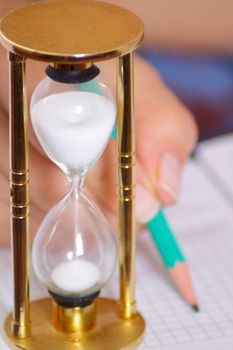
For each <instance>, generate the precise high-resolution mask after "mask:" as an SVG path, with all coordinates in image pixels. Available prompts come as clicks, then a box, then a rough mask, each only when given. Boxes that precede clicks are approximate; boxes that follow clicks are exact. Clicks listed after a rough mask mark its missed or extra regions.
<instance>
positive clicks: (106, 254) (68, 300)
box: [32, 186, 117, 307]
mask: <svg viewBox="0 0 233 350" xmlns="http://www.w3.org/2000/svg"><path fill="white" fill-rule="evenodd" d="M116 256H117V249H116V243H115V239H114V236H113V234H112V233H111V230H110V228H109V225H108V223H107V221H106V220H105V218H104V216H103V214H102V213H101V211H100V210H99V209H98V208H97V207H96V206H95V204H94V203H93V202H92V201H91V200H90V199H89V198H88V197H87V195H86V194H85V193H84V191H83V190H79V191H78V190H77V189H76V188H75V187H74V186H73V187H72V189H71V190H70V192H69V193H68V194H66V195H65V197H64V198H63V199H62V200H61V201H60V202H59V203H58V204H57V205H55V206H54V207H53V208H52V209H51V210H50V211H49V213H48V214H47V216H46V217H45V219H44V221H43V222H42V224H41V226H40V229H39V231H38V233H37V236H36V238H35V241H34V244H33V250H32V262H33V267H34V270H35V272H36V275H37V277H38V278H39V280H40V281H41V282H42V283H43V284H44V285H45V286H46V287H47V289H48V291H49V293H50V294H51V295H52V297H53V298H54V299H55V301H56V302H57V303H58V304H59V305H62V306H64V307H77V306H79V307H83V306H86V305H88V304H90V303H91V302H92V301H93V300H94V299H95V298H96V297H97V296H98V294H99V293H100V291H101V289H102V287H103V286H104V285H105V284H106V283H107V281H108V279H109V278H110V277H111V276H112V273H113V270H114V267H115V264H116Z"/></svg>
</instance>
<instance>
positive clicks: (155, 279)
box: [0, 161, 233, 350]
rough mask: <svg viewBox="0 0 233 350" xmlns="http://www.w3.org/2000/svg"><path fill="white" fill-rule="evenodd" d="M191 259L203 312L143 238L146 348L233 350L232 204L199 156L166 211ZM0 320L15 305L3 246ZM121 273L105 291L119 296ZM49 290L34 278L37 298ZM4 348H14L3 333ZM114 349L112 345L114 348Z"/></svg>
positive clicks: (141, 297)
mask: <svg viewBox="0 0 233 350" xmlns="http://www.w3.org/2000/svg"><path fill="white" fill-rule="evenodd" d="M166 214H167V216H168V218H169V222H170V224H171V225H172V228H173V230H174V232H175V233H176V236H177V238H178V240H179V242H180V245H181V247H182V250H183V252H184V254H185V256H186V257H187V260H188V262H189V266H190V271H191V274H192V278H193V284H194V287H195V289H196V292H197V296H198V302H199V306H200V312H199V313H194V312H193V311H192V309H191V308H190V307H189V306H187V305H186V304H185V302H184V301H183V299H182V298H181V297H180V296H179V295H178V293H177V292H176V290H175V289H174V288H173V285H172V284H171V282H170V280H169V278H168V276H167V274H166V272H165V271H164V268H163V266H162V263H161V261H160V259H159V257H158V254H157V252H156V250H155V248H154V246H153V244H152V241H151V240H150V237H149V235H148V234H147V233H143V234H141V235H140V236H139V237H138V242H137V303H138V309H139V311H140V312H141V313H142V314H143V316H144V317H145V319H146V323H147V328H146V335H145V338H144V341H143V343H142V344H141V345H140V346H139V349H140V350H144V349H160V348H161V349H175V350H178V349H180V350H182V349H186V350H187V349H188V350H192V349H198V350H201V349H203V350H207V349H208V350H209V349H211V350H215V349H219V348H221V347H222V348H224V350H231V349H233V278H232V277H233V266H232V261H233V219H232V216H233V215H232V208H231V206H230V205H229V203H228V201H226V200H225V198H224V196H223V195H222V193H221V191H220V190H219V189H218V188H216V186H214V185H213V183H212V181H210V180H209V179H208V177H207V175H206V173H205V172H203V170H202V168H201V167H200V166H199V165H198V163H196V162H195V161H190V163H189V164H188V166H187V168H186V171H185V174H184V182H183V190H182V195H181V198H180V201H179V203H178V205H177V206H175V207H173V208H171V209H168V210H166ZM0 266H1V269H0V281H1V283H0V320H1V322H3V320H4V318H5V316H6V314H7V312H9V310H11V308H12V286H11V275H10V253H9V251H8V250H4V249H2V250H1V251H0ZM117 282H118V278H117V275H116V276H114V277H113V279H112V281H111V283H110V284H109V285H108V286H107V287H106V288H105V290H104V291H103V294H104V295H107V296H113V297H116V296H117V289H118V288H117ZM45 294H46V291H45V290H44V289H43V288H42V287H41V286H40V284H39V283H38V282H37V281H36V279H35V277H34V276H33V275H32V278H31V297H32V299H36V298H39V297H42V296H44V295H45ZM0 348H1V349H2V350H5V349H8V347H7V346H6V345H5V344H4V342H3V340H2V338H1V339H0ZM111 350H112V347H111Z"/></svg>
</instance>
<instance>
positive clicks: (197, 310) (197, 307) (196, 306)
mask: <svg viewBox="0 0 233 350" xmlns="http://www.w3.org/2000/svg"><path fill="white" fill-rule="evenodd" d="M192 309H193V311H195V312H199V306H198V305H196V304H194V305H192Z"/></svg>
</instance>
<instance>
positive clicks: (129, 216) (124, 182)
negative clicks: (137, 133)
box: [117, 53, 136, 319]
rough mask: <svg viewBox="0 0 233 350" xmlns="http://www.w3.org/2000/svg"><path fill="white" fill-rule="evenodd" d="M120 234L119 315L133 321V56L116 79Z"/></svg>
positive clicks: (124, 58)
mask: <svg viewBox="0 0 233 350" xmlns="http://www.w3.org/2000/svg"><path fill="white" fill-rule="evenodd" d="M117 104H118V116H117V146H118V231H119V235H120V237H119V245H120V246H119V260H120V300H119V304H118V315H119V316H120V317H121V318H123V319H131V318H132V317H133V315H134V314H135V313H136V303H135V266H134V260H135V220H134V197H135V195H134V186H135V184H134V164H135V140H134V120H133V118H134V115H133V114H134V113H133V104H134V101H133V54H132V53H130V54H127V55H124V56H122V57H120V58H119V61H118V75H117Z"/></svg>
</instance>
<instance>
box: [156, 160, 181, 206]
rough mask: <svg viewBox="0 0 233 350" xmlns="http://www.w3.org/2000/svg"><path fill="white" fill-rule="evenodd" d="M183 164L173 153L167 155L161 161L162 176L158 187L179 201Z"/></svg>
mask: <svg viewBox="0 0 233 350" xmlns="http://www.w3.org/2000/svg"><path fill="white" fill-rule="evenodd" d="M181 170H182V168H181V164H180V162H179V160H178V159H177V157H176V156H174V155H173V154H172V153H165V154H164V155H163V157H162V158H161V161H160V176H159V182H158V186H159V187H160V188H161V189H162V190H163V191H164V192H165V193H166V194H167V195H168V196H170V197H171V199H172V200H177V197H178V195H179V192H180V181H181Z"/></svg>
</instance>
